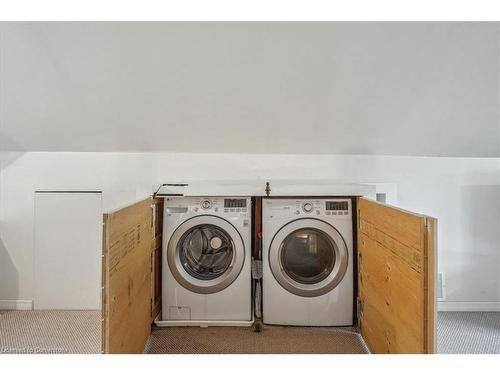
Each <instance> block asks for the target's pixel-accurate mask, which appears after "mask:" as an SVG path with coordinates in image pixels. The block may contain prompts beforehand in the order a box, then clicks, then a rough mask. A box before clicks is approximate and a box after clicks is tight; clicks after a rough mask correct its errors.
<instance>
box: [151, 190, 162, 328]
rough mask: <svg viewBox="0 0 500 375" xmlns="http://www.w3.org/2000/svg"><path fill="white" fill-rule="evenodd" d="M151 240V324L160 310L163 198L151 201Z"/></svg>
mask: <svg viewBox="0 0 500 375" xmlns="http://www.w3.org/2000/svg"><path fill="white" fill-rule="evenodd" d="M153 215H154V216H153V218H154V220H153V231H152V233H153V240H152V242H151V245H152V246H151V264H152V266H151V271H152V275H151V322H153V321H154V319H155V318H156V316H157V315H158V314H159V313H160V310H161V265H162V233H163V198H155V199H153Z"/></svg>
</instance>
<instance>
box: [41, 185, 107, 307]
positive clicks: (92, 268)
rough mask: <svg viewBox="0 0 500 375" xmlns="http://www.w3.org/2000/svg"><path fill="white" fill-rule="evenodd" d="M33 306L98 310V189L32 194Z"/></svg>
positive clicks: (100, 220) (99, 272) (99, 200)
mask: <svg viewBox="0 0 500 375" xmlns="http://www.w3.org/2000/svg"><path fill="white" fill-rule="evenodd" d="M34 224H35V263H34V281H35V283H34V301H33V303H34V309H35V310H45V309H57V310H97V309H100V299H101V298H100V291H101V247H102V206H101V193H100V192H37V193H35V223H34Z"/></svg>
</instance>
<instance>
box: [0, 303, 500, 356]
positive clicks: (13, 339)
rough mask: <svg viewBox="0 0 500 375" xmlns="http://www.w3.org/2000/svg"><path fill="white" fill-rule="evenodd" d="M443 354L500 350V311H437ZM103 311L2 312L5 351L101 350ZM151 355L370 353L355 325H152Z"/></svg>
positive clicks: (0, 340) (1, 349)
mask: <svg viewBox="0 0 500 375" xmlns="http://www.w3.org/2000/svg"><path fill="white" fill-rule="evenodd" d="M437 343H438V352H439V353H500V313H477V312H458V313H455V312H451V313H448V312H447V313H443V312H440V313H439V314H438V332H437ZM100 347H101V316H100V312H99V311H0V353H100ZM146 351H147V352H150V353H365V352H366V346H365V345H364V342H363V340H362V339H361V337H360V336H359V335H358V334H357V333H356V332H355V331H354V330H352V329H347V328H346V329H344V328H300V327H276V326H266V327H265V328H264V330H263V332H261V333H254V332H253V331H252V330H251V329H250V328H237V327H210V328H197V327H182V328H181V327H175V328H153V331H152V334H151V337H150V340H149V343H148V346H147V350H146Z"/></svg>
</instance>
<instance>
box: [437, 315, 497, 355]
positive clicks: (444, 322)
mask: <svg viewBox="0 0 500 375" xmlns="http://www.w3.org/2000/svg"><path fill="white" fill-rule="evenodd" d="M437 351H438V353H443V354H479V353H481V354H500V312H455V311H446V312H445V311H442V312H439V313H438V319H437Z"/></svg>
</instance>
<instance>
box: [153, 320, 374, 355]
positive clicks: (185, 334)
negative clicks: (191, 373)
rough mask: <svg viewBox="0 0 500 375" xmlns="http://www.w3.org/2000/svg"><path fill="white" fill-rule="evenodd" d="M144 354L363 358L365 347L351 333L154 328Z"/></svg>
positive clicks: (294, 329) (340, 330)
mask: <svg viewBox="0 0 500 375" xmlns="http://www.w3.org/2000/svg"><path fill="white" fill-rule="evenodd" d="M146 351H147V352H148V353H155V354H160V353H172V354H174V353H175V354H191V353H200V354H216V353H217V354H229V353H232V354H363V353H367V352H368V350H367V347H366V345H365V343H364V341H363V339H362V338H361V335H359V334H358V333H357V332H356V331H355V330H354V329H350V328H345V329H344V328H319V327H278V326H265V327H264V329H263V330H262V332H259V333H256V332H253V330H252V329H251V328H244V327H208V328H200V327H168V328H154V329H153V332H152V333H151V337H150V341H149V345H148V347H147V349H146Z"/></svg>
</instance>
